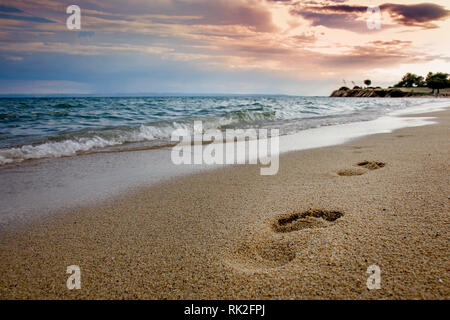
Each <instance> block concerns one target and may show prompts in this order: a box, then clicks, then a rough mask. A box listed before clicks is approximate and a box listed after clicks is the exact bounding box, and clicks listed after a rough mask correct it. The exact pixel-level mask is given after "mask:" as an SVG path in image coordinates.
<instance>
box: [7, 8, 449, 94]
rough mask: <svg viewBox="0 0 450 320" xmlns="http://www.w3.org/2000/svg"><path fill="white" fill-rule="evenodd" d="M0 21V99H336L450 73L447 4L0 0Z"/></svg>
mask: <svg viewBox="0 0 450 320" xmlns="http://www.w3.org/2000/svg"><path fill="white" fill-rule="evenodd" d="M71 4H76V5H78V6H79V7H80V8H81V30H68V29H67V27H66V19H67V18H68V17H69V15H68V14H67V13H66V8H67V7H68V6H69V5H71ZM368 6H379V8H380V11H381V28H380V29H369V28H368V26H367V20H368V19H370V18H371V16H370V14H368V13H367V7H368ZM372 18H373V16H372ZM0 26H1V27H0V66H1V67H0V94H8V93H32V94H37V93H43V94H48V93H100V94H111V93H125V94H126V93H152V92H159V93H170V92H176V93H270V94H294V95H328V94H329V93H330V92H331V90H332V89H334V88H336V87H339V86H341V85H343V80H346V81H347V83H348V85H349V86H351V85H352V83H351V81H354V82H355V83H356V84H361V83H362V81H363V80H364V79H366V78H370V79H372V81H373V84H374V85H380V86H386V85H392V84H394V83H395V82H397V81H398V80H399V78H400V77H401V76H402V75H403V74H404V73H406V72H408V71H410V72H414V73H418V74H421V75H426V73H428V72H429V71H433V72H437V71H445V72H450V41H449V39H450V37H449V34H450V0H441V1H432V2H431V1H429V2H426V0H425V1H423V0H422V1H414V0H412V1H404V0H392V1H390V0H385V1H378V0H324V1H320V0H303V1H302V0H127V1H124V0H70V1H60V0H21V1H17V0H0Z"/></svg>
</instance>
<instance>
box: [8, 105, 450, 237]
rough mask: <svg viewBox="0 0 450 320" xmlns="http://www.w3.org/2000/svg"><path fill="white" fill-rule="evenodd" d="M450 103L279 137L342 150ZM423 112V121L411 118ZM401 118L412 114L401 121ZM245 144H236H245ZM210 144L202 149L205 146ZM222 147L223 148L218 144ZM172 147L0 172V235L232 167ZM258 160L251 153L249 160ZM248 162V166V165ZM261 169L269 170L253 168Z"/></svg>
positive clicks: (297, 144)
mask: <svg viewBox="0 0 450 320" xmlns="http://www.w3.org/2000/svg"><path fill="white" fill-rule="evenodd" d="M446 107H447V104H446V103H432V104H425V105H419V106H413V107H409V108H407V109H401V110H397V111H394V112H390V113H388V114H385V115H383V116H381V117H379V118H377V119H375V120H369V121H362V122H350V123H344V124H336V125H330V126H322V127H318V128H310V129H306V130H302V131H299V132H297V133H293V134H290V135H282V136H280V150H279V151H280V154H281V155H283V154H285V153H287V152H291V151H298V150H307V149H314V148H321V147H326V146H333V145H340V144H343V143H346V142H348V141H351V140H353V139H358V138H359V137H363V136H369V135H372V134H377V133H384V132H391V131H393V130H396V129H399V128H404V127H414V126H422V125H430V124H433V123H434V118H433V117H420V113H423V112H424V111H425V110H427V111H429V110H431V111H439V110H444V109H445V108H446ZM417 113H419V116H413V115H415V114H417ZM402 115H409V116H407V117H403V116H402ZM243 143H245V142H242V141H241V142H238V144H243ZM206 145H207V144H205V145H204V146H203V148H205V147H206ZM219 145H221V146H222V147H224V146H225V144H220V143H219ZM170 153H171V152H170V148H161V149H159V148H158V149H153V150H135V151H132V152H112V153H103V152H98V153H90V154H84V155H79V156H73V157H63V158H49V159H37V160H32V161H29V162H24V163H21V164H19V165H15V166H12V167H5V168H0V179H2V180H4V181H9V183H8V184H3V185H0V194H3V195H6V196H5V197H1V198H0V232H1V230H7V229H8V228H10V225H17V224H21V223H27V222H28V220H39V219H40V217H42V216H45V215H48V214H47V213H49V212H57V211H60V210H63V209H64V210H65V209H68V208H70V207H73V208H78V207H80V206H83V205H87V204H89V205H92V204H96V203H100V202H102V201H104V200H107V199H111V198H114V197H117V196H120V195H121V194H122V193H126V192H128V191H129V190H135V189H138V188H140V187H144V186H150V185H155V184H158V183H160V182H162V181H164V180H167V179H168V178H172V177H174V178H177V177H183V176H186V175H191V174H196V173H199V172H203V171H209V170H215V169H218V168H222V167H228V166H236V164H233V165H230V164H225V165H217V164H216V165H195V164H193V165H175V164H173V163H172V161H171V157H170ZM250 158H254V159H257V158H258V157H257V155H254V154H250V153H249V159H250ZM247 163H248V161H247ZM252 166H255V167H257V168H260V169H261V168H264V167H267V166H263V165H261V163H259V164H258V165H252Z"/></svg>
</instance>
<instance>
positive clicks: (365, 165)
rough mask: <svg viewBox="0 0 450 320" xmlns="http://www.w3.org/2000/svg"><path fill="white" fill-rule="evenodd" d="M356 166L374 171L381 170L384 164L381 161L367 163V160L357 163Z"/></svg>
mask: <svg viewBox="0 0 450 320" xmlns="http://www.w3.org/2000/svg"><path fill="white" fill-rule="evenodd" d="M357 165H358V166H359V167H363V168H366V169H369V170H376V169H380V168H383V167H384V166H385V165H386V163H384V162H381V161H367V160H365V161H361V162H358V163H357Z"/></svg>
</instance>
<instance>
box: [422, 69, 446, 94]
mask: <svg viewBox="0 0 450 320" xmlns="http://www.w3.org/2000/svg"><path fill="white" fill-rule="evenodd" d="M448 76H449V75H448V73H444V72H437V73H432V72H429V73H428V75H427V78H426V79H425V81H426V83H427V87H428V88H430V89H432V90H433V93H434V90H435V89H436V90H437V94H439V89H445V88H450V80H449V78H448Z"/></svg>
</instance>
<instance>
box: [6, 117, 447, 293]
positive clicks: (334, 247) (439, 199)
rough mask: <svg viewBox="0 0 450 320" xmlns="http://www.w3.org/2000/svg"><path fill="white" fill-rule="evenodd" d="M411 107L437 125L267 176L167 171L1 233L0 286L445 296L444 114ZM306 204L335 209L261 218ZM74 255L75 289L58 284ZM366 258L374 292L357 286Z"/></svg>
mask: <svg viewBox="0 0 450 320" xmlns="http://www.w3.org/2000/svg"><path fill="white" fill-rule="evenodd" d="M419 116H421V117H424V116H425V117H435V116H437V117H438V118H437V120H438V122H439V123H438V124H434V125H432V126H422V127H412V128H403V129H399V130H396V131H394V132H392V133H381V134H375V135H370V136H365V137H362V138H357V139H353V140H351V141H350V142H347V143H344V144H340V145H337V146H331V147H323V148H316V149H309V150H303V151H291V152H288V153H284V154H283V155H281V157H280V172H279V173H278V175H276V176H271V177H262V176H260V175H259V167H257V166H233V167H224V168H218V169H216V170H213V171H209V170H208V171H205V172H201V173H197V174H193V175H188V176H181V177H179V176H177V177H176V178H171V179H169V180H167V181H163V182H160V183H158V184H157V185H155V186H150V187H142V188H139V189H136V190H134V191H130V192H129V193H126V194H122V195H120V196H118V197H113V198H111V199H109V200H106V201H104V202H102V203H97V204H94V205H90V206H84V207H78V208H75V209H72V210H68V212H67V213H66V214H64V215H57V216H52V217H49V219H43V220H42V221H41V222H39V223H36V224H30V225H27V226H24V227H23V228H20V230H16V231H6V232H4V233H3V232H2V235H1V237H0V255H1V261H2V263H1V265H0V269H1V271H2V275H3V276H2V278H1V280H0V296H1V297H2V298H3V299H17V298H25V299H28V298H31V299H34V298H56V299H76V298H89V299H95V298H97V299H98V298H100V299H102V298H131V299H133V298H139V299H180V298H183V299H204V298H207V299H226V298H231V299H283V298H284V299H311V298H319V299H320V298H322V299H323V298H326V299H385V298H393V299H407V298H413V299H448V298H449V297H450V291H449V277H448V276H449V274H448V270H447V269H448V268H446V265H447V263H448V258H449V256H448V224H449V216H448V212H449V211H450V210H449V209H450V207H449V201H448V194H446V192H448V190H449V182H448V179H447V178H446V177H447V176H448V165H449V164H448V150H450V148H449V142H448V126H449V123H450V111H449V110H445V111H441V112H438V113H432V114H429V113H427V114H420V115H419ZM330 155H331V156H330ZM364 160H370V161H379V162H383V163H384V166H383V167H380V168H377V169H376V170H370V169H368V168H365V167H362V166H358V165H357V164H358V163H360V162H362V161H364ZM340 174H342V175H340ZM218 182H220V183H218ZM309 208H316V209H320V210H325V211H326V210H336V211H338V212H342V213H343V215H342V216H341V217H340V218H339V219H337V220H336V221H332V222H328V221H325V220H324V219H321V218H312V217H311V218H308V219H307V221H300V220H299V222H302V224H298V223H297V224H296V225H293V226H292V228H293V229H294V230H291V231H290V232H275V231H274V229H273V228H272V226H273V224H274V223H275V222H276V221H277V220H276V219H277V217H279V215H289V214H291V213H293V212H306V211H307V210H308V209H309ZM304 225H307V227H306V228H304ZM73 264H75V265H80V267H81V270H82V272H83V280H82V289H81V290H76V291H69V290H67V288H65V282H66V280H67V275H66V274H65V269H66V267H67V266H69V265H73ZM372 264H377V265H379V266H380V268H381V272H382V289H381V290H368V289H367V288H366V286H365V282H366V279H367V276H368V275H367V274H366V269H367V267H368V266H369V265H372Z"/></svg>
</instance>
